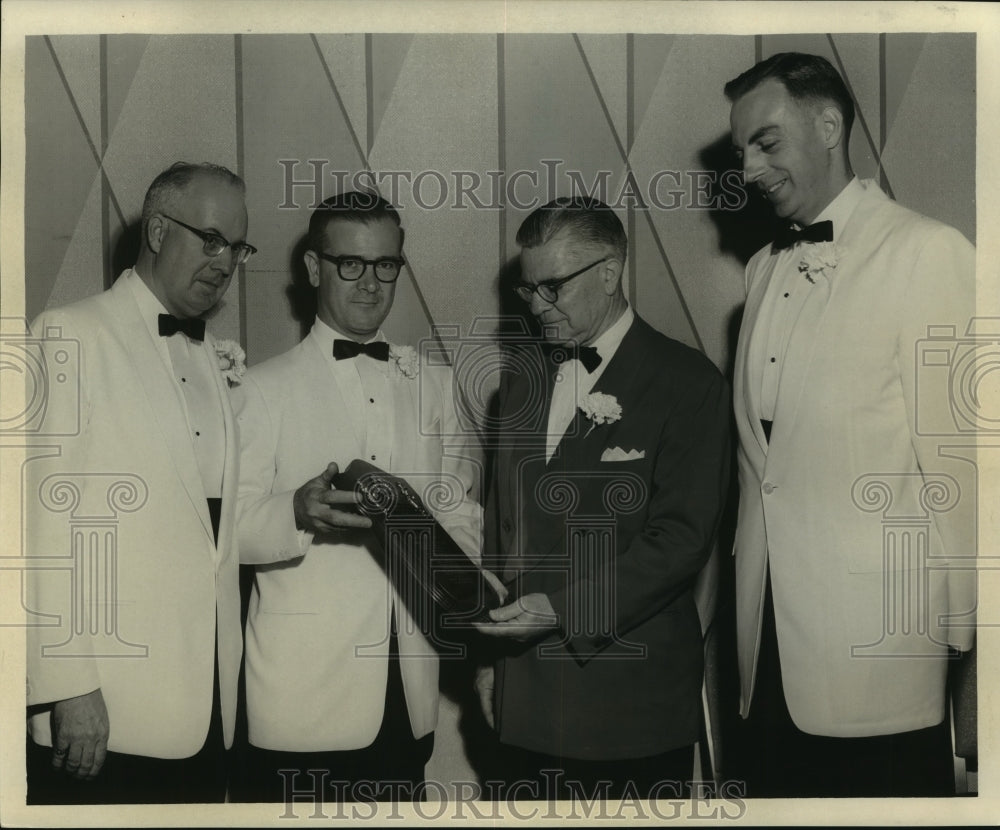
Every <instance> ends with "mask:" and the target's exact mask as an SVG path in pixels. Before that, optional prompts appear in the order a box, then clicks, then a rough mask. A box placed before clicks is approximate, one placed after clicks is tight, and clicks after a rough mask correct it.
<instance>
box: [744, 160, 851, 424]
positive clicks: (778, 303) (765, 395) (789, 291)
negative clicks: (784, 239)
mask: <svg viewBox="0 0 1000 830" xmlns="http://www.w3.org/2000/svg"><path fill="white" fill-rule="evenodd" d="M863 192H864V191H863V189H862V187H861V184H860V182H859V181H858V179H857V177H855V178H854V179H852V180H851V181H850V182H849V183H848V184H847V186H846V187H845V188H844V189H843V190H841V191H840V193H839V194H838V195H837V197H836V198H835V199H834V200H833V201H832V202H830V204H829V205H827V206H826V209H825V210H824V211H823V212H822V213H820V215H819V216H817V217H816V222H825V221H827V220H829V221H831V222H832V223H833V241H834V244H836V242H837V235H838V234H839V233H841V232H842V231H843V230H844V225H846V224H847V220H848V219H849V218H850V216H851V214H852V213H853V212H854V208H855V207H856V206H857V204H858V201H859V200H860V198H861V195H862V193H863ZM814 244H815V243H812V242H797V243H795V244H794V245H793V246H792V247H790V248H786V249H784V250H783V251H781V253H779V254H778V262H777V265H776V267H775V272H774V277H773V278H772V279H771V283H770V285H769V286H768V288H767V292H766V293H765V295H764V300H763V302H762V303H761V306H760V314H759V316H758V318H757V319H758V322H757V327H756V330H757V331H763V332H767V335H766V337H767V340H766V347H765V350H764V352H763V358H764V361H763V363H762V364H759V365H757V366H754V367H752V369H751V371H754V372H755V373H756V374H758V375H759V383H760V390H761V391H760V417H761V418H762V419H764V420H765V421H773V420H774V407H775V403H776V401H777V400H778V384H779V383H780V381H781V367H782V365H783V363H784V361H785V353H786V351H787V349H788V341H789V339H790V338H791V336H792V331H793V329H794V328H795V322H796V320H798V318H799V313H800V312H801V311H802V307H803V306H804V305H805V302H806V300H807V299H808V297H809V292H810V290H811V289H812V288H813V286H814V285H815V283H814V282H810V280H809V279H808V278H807V277H806V275H805V274H804V273H803V272H802V271H800V270H799V266H800V263H801V262H802V257H803V254H804V253H805V252H806V251H807V250H808V249H809V247H810V246H812V245H814Z"/></svg>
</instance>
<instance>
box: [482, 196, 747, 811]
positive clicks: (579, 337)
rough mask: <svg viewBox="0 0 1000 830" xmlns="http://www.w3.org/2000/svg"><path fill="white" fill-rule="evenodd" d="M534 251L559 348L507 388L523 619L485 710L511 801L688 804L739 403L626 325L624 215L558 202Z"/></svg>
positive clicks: (511, 553) (487, 671)
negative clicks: (676, 799) (716, 546)
mask: <svg viewBox="0 0 1000 830" xmlns="http://www.w3.org/2000/svg"><path fill="white" fill-rule="evenodd" d="M517 241H518V244H519V245H520V246H521V247H522V251H521V272H522V273H521V277H522V280H523V281H522V282H520V283H519V284H518V285H517V286H516V290H517V293H518V294H519V295H520V296H521V298H522V299H523V300H525V302H527V303H528V305H529V308H530V311H531V313H532V314H533V315H534V316H535V317H536V318H537V319H538V321H539V323H540V324H541V325H542V327H543V329H544V335H545V339H546V341H547V342H546V344H545V345H544V346H543V347H542V348H541V349H539V350H535V351H534V353H532V350H531V349H526V350H523V353H522V354H520V355H519V356H518V357H517V359H516V360H514V361H512V363H511V365H512V366H515V367H518V368H519V369H520V371H516V370H514V371H510V372H508V373H505V376H504V379H503V381H502V382H501V390H500V424H501V427H500V437H499V442H498V454H497V458H496V464H495V469H496V473H495V477H494V481H493V487H492V491H491V494H490V498H489V504H488V506H487V533H486V546H487V547H486V557H485V562H484V564H486V565H487V566H488V567H491V568H493V569H495V572H497V573H501V574H502V576H503V579H504V581H505V582H507V583H508V584H509V585H510V586H511V589H512V590H511V596H512V597H514V600H513V601H511V602H510V603H508V604H507V605H505V606H503V607H501V608H499V609H496V610H495V611H493V612H491V617H492V618H493V620H494V622H493V623H486V624H481V625H480V626H479V629H480V631H481V632H482V633H484V634H486V635H489V636H491V637H495V638H497V642H498V643H499V644H500V646H501V649H500V652H499V655H498V658H497V660H496V664H495V668H494V666H488V667H484V668H482V669H480V671H479V672H478V676H477V690H478V692H479V695H480V700H481V703H482V705H483V711H484V714H485V715H486V718H487V720H488V721H490V723H491V724H494V726H495V728H496V730H497V732H498V734H499V740H500V756H501V758H502V763H503V764H504V767H505V769H504V773H503V774H504V778H505V779H506V780H507V781H508V782H511V781H515V780H517V781H530V782H532V787H530V788H529V787H526V786H519V787H518V791H517V792H516V793H514V792H511V793H510V794H509V796H510V797H523V798H551V797H562V798H567V797H571V796H572V795H574V794H575V795H576V796H577V797H579V796H580V795H581V794H586V796H587V797H593V796H594V795H597V796H602V797H606V798H622V797H639V798H647V797H648V798H656V797H672V796H675V795H677V794H679V793H681V792H683V789H682V788H683V786H684V784H683V782H685V781H688V780H690V778H691V773H692V766H693V745H694V743H695V741H696V740H697V738H698V730H699V723H700V716H701V709H700V692H701V687H702V669H703V654H702V636H701V627H700V624H699V618H698V612H697V609H696V606H695V600H694V594H693V585H694V582H695V578H696V577H697V575H698V573H699V571H700V570H701V569H702V567H703V566H704V565H705V563H706V561H707V560H708V557H709V554H710V552H711V548H712V542H713V537H714V535H715V531H716V526H717V522H718V518H719V515H720V512H721V509H722V505H723V499H724V492H725V489H726V482H727V476H728V457H729V417H728V408H729V396H728V389H727V385H726V382H725V381H724V380H723V378H722V376H721V375H720V374H719V372H718V371H717V370H716V368H715V367H714V366H713V365H712V364H711V363H710V362H709V361H708V360H707V359H706V358H705V357H704V355H702V354H700V353H698V352H696V351H694V350H692V349H690V348H688V347H687V346H684V345H682V344H681V343H678V342H676V341H674V340H671V339H669V338H667V337H665V336H663V335H662V334H660V333H658V332H656V331H655V330H654V329H652V328H651V327H650V326H649V325H648V324H647V323H645V322H644V321H643V320H642V319H640V318H639V317H638V316H637V315H636V314H635V313H634V311H633V310H632V309H631V307H630V306H629V305H628V302H627V301H626V299H625V296H624V294H623V293H622V272H623V268H624V266H625V256H626V252H627V239H626V236H625V231H624V229H623V227H622V224H621V222H620V221H619V219H618V218H617V217H616V216H615V214H614V212H613V211H612V210H611V209H610V208H609V207H608V206H607V205H605V204H603V203H602V202H599V201H597V200H595V199H589V198H573V199H557V200H555V201H554V202H551V203H549V204H547V205H545V206H544V207H542V208H539V209H538V210H536V211H535V212H534V213H532V214H531V215H530V216H529V217H528V218H527V219H526V220H525V221H524V223H523V224H522V225H521V228H520V230H519V231H518V235H517ZM543 770H557V771H559V772H558V774H557V775H553V773H546V774H543V773H542V771H543Z"/></svg>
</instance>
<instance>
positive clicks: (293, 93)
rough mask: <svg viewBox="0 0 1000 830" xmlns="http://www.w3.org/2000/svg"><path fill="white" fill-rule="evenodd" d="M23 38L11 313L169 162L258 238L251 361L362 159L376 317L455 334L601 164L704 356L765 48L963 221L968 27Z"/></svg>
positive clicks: (971, 98) (664, 323) (917, 202)
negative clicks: (741, 141) (215, 187)
mask: <svg viewBox="0 0 1000 830" xmlns="http://www.w3.org/2000/svg"><path fill="white" fill-rule="evenodd" d="M25 46H26V53H25V70H26V74H25V131H26V135H25V139H26V173H25V194H26V195H25V200H26V201H25V263H24V264H25V274H26V285H25V291H26V294H25V301H26V309H25V311H26V315H27V317H28V319H29V320H30V319H32V318H33V317H34V316H35V315H37V314H38V313H39V312H40V311H42V310H43V309H44V308H46V307H49V306H53V305H60V304H63V303H66V302H69V301H72V300H75V299H78V298H80V297H83V296H87V295H90V294H94V293H97V292H98V291H100V290H102V289H103V288H105V287H106V286H108V285H110V283H111V281H112V280H113V279H114V277H115V276H116V275H117V274H118V273H119V272H120V271H121V270H122V269H123V268H125V267H127V266H129V265H131V264H132V263H133V261H134V256H135V245H136V241H135V240H136V223H137V221H138V217H139V211H140V208H141V202H142V197H143V195H144V192H145V188H146V187H147V185H148V184H149V182H150V181H151V180H152V178H153V176H154V175H155V174H156V173H158V172H159V171H160V170H162V169H163V168H164V167H166V166H167V165H168V164H169V163H171V162H172V161H175V160H177V159H180V158H183V159H188V160H196V161H200V160H210V161H215V162H218V163H222V164H225V165H227V166H229V167H230V168H232V169H234V170H236V171H237V172H239V173H240V174H241V175H242V176H243V177H244V178H245V180H246V182H247V191H248V193H247V197H248V207H249V215H250V227H249V232H248V237H247V238H248V240H249V241H250V242H252V243H253V244H254V245H255V246H256V247H257V248H258V249H259V253H258V254H257V255H255V256H254V257H253V258H252V259H251V260H250V261H249V262H248V263H247V264H246V266H244V267H243V268H242V269H241V274H240V277H239V280H238V282H237V283H236V284H235V285H234V286H233V287H232V288H231V289H230V292H229V294H228V295H227V297H226V300H225V304H224V307H223V308H222V309H221V311H220V313H219V314H218V315H217V316H216V317H215V318H214V319H213V320H212V321H210V326H211V328H212V329H213V330H214V331H215V333H216V334H217V335H220V336H225V337H233V338H237V339H239V340H240V341H241V342H242V343H243V345H244V346H245V347H246V349H247V353H248V357H249V361H250V363H251V364H253V363H256V362H259V361H261V360H264V359H266V358H267V357H270V356H272V355H274V354H278V353H280V352H282V351H285V350H286V349H288V348H290V347H291V346H292V345H294V344H295V343H296V342H297V341H298V340H299V338H300V337H301V336H302V334H303V330H304V329H303V326H304V324H307V323H308V319H304V318H303V316H304V314H305V312H304V311H303V310H302V308H301V303H300V298H299V294H298V293H297V291H296V290H295V286H296V284H297V280H300V279H301V266H300V262H301V242H302V238H303V235H304V233H305V230H306V227H307V224H308V217H309V213H310V208H311V206H312V205H313V204H314V203H315V202H317V201H319V200H320V199H322V198H324V197H325V196H329V195H331V194H333V193H335V192H337V191H338V190H339V189H340V186H339V184H338V176H340V177H341V179H343V178H344V177H346V180H347V181H348V182H350V181H351V177H353V176H355V175H358V174H361V173H363V172H364V171H370V172H371V173H372V174H373V175H376V176H381V177H382V183H383V186H382V187H381V188H380V189H381V191H382V193H383V195H386V196H389V197H390V198H393V200H394V201H395V202H396V203H397V204H398V205H399V206H400V208H401V214H402V218H403V224H404V227H405V229H406V242H405V255H406V258H407V261H408V263H409V264H408V266H407V269H406V274H405V276H404V277H403V278H401V279H400V284H399V287H398V289H397V292H396V303H395V307H394V309H393V312H392V314H391V315H390V317H389V319H388V320H387V323H386V330H387V333H388V335H389V337H390V338H391V339H393V340H395V341H397V342H402V343H416V342H417V341H418V340H419V339H420V338H422V337H425V336H426V335H427V334H428V332H429V330H430V327H431V325H432V324H453V325H458V326H459V327H460V328H461V330H462V331H464V332H467V331H468V328H469V326H470V325H471V323H472V321H473V320H474V319H475V318H477V317H481V316H488V317H494V316H495V315H497V314H498V313H499V312H500V311H501V310H504V311H508V310H510V309H511V308H512V305H511V304H510V303H509V302H507V299H506V298H505V297H504V296H503V295H502V294H501V292H500V289H499V284H498V276H499V275H500V273H501V272H502V271H503V270H504V269H505V268H506V267H507V266H508V264H509V263H510V261H511V260H512V258H514V257H516V254H517V249H516V246H515V245H514V234H515V233H516V230H517V227H518V225H519V224H520V222H521V220H522V219H523V217H524V216H525V215H526V214H527V213H528V212H529V211H530V209H531V206H529V203H531V202H532V200H535V204H540V203H543V202H544V201H547V200H548V199H549V198H551V197H552V196H554V195H565V194H566V193H567V192H569V188H570V186H571V184H572V183H573V181H574V179H575V180H576V182H577V183H578V187H579V185H580V184H581V183H582V186H584V187H586V188H587V189H588V190H589V189H592V188H593V187H594V185H595V183H597V184H600V183H601V182H604V185H605V188H606V195H607V201H610V202H612V203H615V202H618V203H620V215H621V217H622V219H623V221H624V222H626V226H627V229H628V232H629V240H630V252H629V261H628V268H627V274H628V280H627V291H628V295H629V298H630V300H631V301H632V303H633V305H634V306H635V308H636V310H637V311H638V312H639V313H640V314H642V315H643V316H644V317H645V318H646V319H647V320H648V321H649V322H651V323H652V324H653V325H654V326H655V327H657V328H658V329H660V330H661V331H663V332H664V333H666V334H669V335H671V336H673V337H675V338H677V339H679V340H682V341H684V342H687V343H690V344H692V345H695V346H697V347H699V348H701V349H702V350H703V351H704V352H705V353H706V354H707V355H708V356H709V357H710V358H711V359H712V360H713V361H714V362H715V363H716V364H717V365H718V366H720V367H723V368H726V367H728V365H729V363H730V361H731V359H732V351H733V348H734V345H735V340H734V337H735V330H734V326H733V323H734V315H735V313H736V312H737V310H738V309H739V307H740V306H741V304H742V302H743V295H744V289H743V264H744V262H745V260H746V259H747V258H748V257H749V255H750V254H751V253H752V252H753V251H754V250H756V248H757V247H759V246H760V245H761V244H763V243H764V242H765V241H766V240H767V238H768V232H769V231H768V227H767V224H768V220H767V218H766V214H767V211H766V209H765V210H762V209H761V207H762V206H761V205H760V204H759V203H757V202H756V201H751V203H750V204H748V205H747V206H746V207H745V208H743V209H742V210H739V211H732V210H720V209H718V207H719V200H722V201H723V202H729V203H732V201H733V199H734V198H735V196H738V195H739V194H738V192H736V191H735V189H734V188H733V186H732V182H731V180H729V179H727V178H724V176H725V173H726V171H727V170H729V169H731V168H733V167H734V166H735V160H734V158H733V156H732V153H731V151H730V149H729V121H728V118H729V105H728V103H727V102H726V101H725V99H724V96H723V94H722V87H723V84H724V83H725V82H726V81H727V80H729V79H730V78H733V77H735V76H736V75H737V74H738V73H739V72H741V71H742V70H744V69H746V68H747V67H749V66H750V65H751V64H753V63H754V62H755V61H756V60H759V59H761V58H762V57H766V56H768V55H770V54H773V53H775V52H778V51H785V50H798V51H808V52H815V53H818V54H822V55H824V56H826V57H828V58H829V59H830V60H831V61H832V62H833V63H834V65H835V66H837V67H838V68H839V69H840V70H841V72H842V74H843V75H844V76H845V78H846V79H847V81H848V84H849V86H850V89H851V92H852V94H853V95H854V98H855V100H856V103H857V107H858V117H857V119H856V121H855V127H854V131H853V135H852V141H851V145H852V146H851V156H852V160H853V163H854V167H855V172H856V173H857V174H858V175H859V176H861V177H874V178H876V179H878V180H880V182H881V183H882V186H883V187H884V188H885V189H886V190H887V191H888V192H890V194H892V195H894V196H895V198H896V199H898V200H899V201H900V202H901V203H903V204H904V205H907V206H909V207H912V208H914V209H916V210H918V211H920V212H922V213H925V214H927V215H930V216H933V217H935V218H938V219H941V220H942V221H944V222H947V223H949V224H951V225H954V226H955V227H957V228H958V229H959V230H960V231H962V233H964V234H965V235H966V236H967V237H968V238H969V239H970V240H971V241H973V242H975V181H976V180H975V172H976V156H975V135H976V129H975V128H976V124H975V118H976V84H975V78H976V75H975V72H976V36H975V35H974V34H887V35H878V34H851V35H839V34H838V35H825V34H810V35H766V36H759V35H758V36H753V35H745V36H724V35H666V34H663V35H661V34H641V35H631V34H598V35H573V34H504V35H495V34H473V35H444V34H373V35H366V34H323V35H310V34H289V35H276V34H273V35H272V34H262V35H235V36H234V35H85V36H77V35H74V36H51V37H50V36H30V37H28V38H26V44H25ZM317 171H318V176H319V181H318V185H317V186H314V185H313V184H311V182H313V181H314V180H315V177H316V175H317ZM477 177H478V179H477ZM713 177H714V178H713ZM477 180H478V181H479V182H480V184H479V185H478V186H475V182H476V181H477ZM293 181H294V182H300V184H297V185H293V184H292V182H293ZM713 181H714V182H715V184H714V185H713V184H712V182H713ZM301 182H305V184H302V183H301ZM393 182H395V191H394V190H393V187H392V183H393ZM442 183H443V184H442ZM654 184H655V185H657V186H656V187H655V188H653V185H654ZM463 187H464V188H465V191H466V192H464V193H462V192H460V191H461V190H462V188H463ZM630 187H631V188H632V189H631V190H629V188H630ZM651 191H652V192H651ZM630 192H631V193H633V194H634V195H637V196H638V197H639V198H641V200H642V204H640V203H638V202H637V200H636V199H634V198H633V199H629V198H628V194H629V193H630ZM438 203H440V204H438ZM459 718H460V713H459V712H458V710H457V709H456V707H455V705H454V703H453V702H450V701H448V700H443V701H442V712H441V723H440V725H439V728H438V733H437V739H436V748H435V754H434V758H433V759H432V761H431V765H430V766H429V767H428V776H429V777H432V778H434V777H436V778H437V779H438V780H444V781H448V780H454V779H456V778H460V777H462V776H463V775H467V774H468V772H467V770H466V769H465V760H464V756H463V749H462V740H461V737H460V735H459V731H458V730H459V723H458V722H459Z"/></svg>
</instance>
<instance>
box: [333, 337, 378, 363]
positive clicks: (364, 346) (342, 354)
mask: <svg viewBox="0 0 1000 830" xmlns="http://www.w3.org/2000/svg"><path fill="white" fill-rule="evenodd" d="M359 354H366V355H368V357H370V358H372V359H374V360H388V359H389V344H388V343H386V342H385V341H382V342H379V343H355V342H354V341H353V340H334V341H333V356H334V357H335V358H336V359H337V360H348V359H350V358H352V357H357V356H358V355H359Z"/></svg>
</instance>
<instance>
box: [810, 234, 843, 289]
mask: <svg viewBox="0 0 1000 830" xmlns="http://www.w3.org/2000/svg"><path fill="white" fill-rule="evenodd" d="M843 253H844V250H843V248H840V247H838V245H837V243H836V242H814V243H812V244H809V245H805V246H803V250H802V261H801V262H799V273H800V274H804V275H805V278H806V279H807V280H809V282H811V283H813V284H814V285H815V284H816V280H815V277H818V276H826V277H829V275H830V272H831V271H833V270H835V269H836V267H837V263H838V262H839V261H840V258H841V257H842V256H843Z"/></svg>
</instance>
